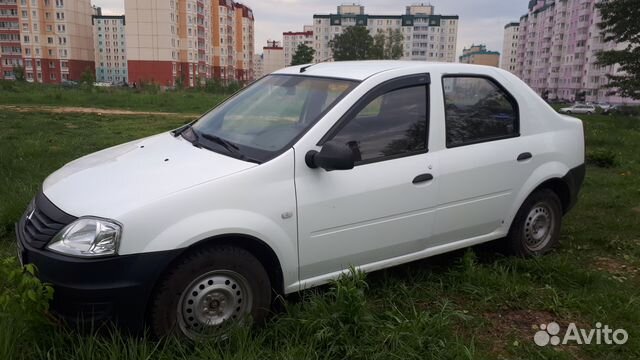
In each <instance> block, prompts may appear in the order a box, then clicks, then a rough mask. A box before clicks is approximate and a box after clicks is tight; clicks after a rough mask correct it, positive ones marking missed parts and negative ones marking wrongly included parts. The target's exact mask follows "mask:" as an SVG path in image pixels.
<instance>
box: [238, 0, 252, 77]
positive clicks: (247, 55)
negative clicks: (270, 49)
mask: <svg viewBox="0 0 640 360" xmlns="http://www.w3.org/2000/svg"><path fill="white" fill-rule="evenodd" d="M235 13H236V36H235V44H236V68H235V71H236V74H235V80H236V81H240V82H247V81H250V80H253V78H254V75H253V51H254V49H253V46H254V41H255V39H254V35H255V29H254V19H253V11H252V10H251V9H250V8H248V7H246V6H245V5H242V4H238V3H236V4H235Z"/></svg>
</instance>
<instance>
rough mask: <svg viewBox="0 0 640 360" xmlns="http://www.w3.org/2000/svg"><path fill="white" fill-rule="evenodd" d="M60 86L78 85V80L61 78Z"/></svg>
mask: <svg viewBox="0 0 640 360" xmlns="http://www.w3.org/2000/svg"><path fill="white" fill-rule="evenodd" d="M62 86H64V87H76V86H78V82H77V81H73V80H62Z"/></svg>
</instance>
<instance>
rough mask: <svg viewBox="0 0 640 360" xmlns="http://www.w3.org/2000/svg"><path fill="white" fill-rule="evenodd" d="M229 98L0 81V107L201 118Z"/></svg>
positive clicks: (194, 92) (196, 92) (202, 93)
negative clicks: (122, 111)
mask: <svg viewBox="0 0 640 360" xmlns="http://www.w3.org/2000/svg"><path fill="white" fill-rule="evenodd" d="M227 96H229V94H211V93H208V92H205V91H201V90H179V91H166V92H162V91H159V90H158V89H155V88H152V89H145V90H142V89H129V88H120V87H113V88H100V87H93V88H89V89H87V88H86V87H74V88H65V87H62V86H53V85H41V84H20V83H16V82H13V81H6V82H1V81H0V105H28V106H34V105H35V106H39V105H47V106H71V107H76V106H77V107H92V108H104V109H114V108H115V109H127V110H138V111H159V112H181V113H190V114H201V113H204V112H205V111H207V110H209V109H211V108H212V107H213V106H215V105H216V104H218V103H219V102H220V101H222V100H223V99H224V98H226V97H227Z"/></svg>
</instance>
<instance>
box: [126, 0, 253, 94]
mask: <svg viewBox="0 0 640 360" xmlns="http://www.w3.org/2000/svg"><path fill="white" fill-rule="evenodd" d="M125 14H126V16H127V26H126V33H127V37H126V43H127V56H128V58H129V61H128V64H129V82H130V83H135V82H154V83H157V84H159V85H162V86H175V85H178V84H182V85H183V86H195V85H197V84H199V83H200V84H202V83H204V82H205V81H207V80H208V79H219V80H222V81H225V82H226V81H236V80H237V81H249V80H251V79H253V46H254V19H253V12H252V11H251V9H250V8H248V7H246V6H245V5H242V4H239V3H235V2H233V1H232V0H127V1H125Z"/></svg>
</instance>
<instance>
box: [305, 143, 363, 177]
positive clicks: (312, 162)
mask: <svg viewBox="0 0 640 360" xmlns="http://www.w3.org/2000/svg"><path fill="white" fill-rule="evenodd" d="M304 160H305V162H306V163H307V166H308V167H310V168H312V169H316V168H319V167H320V168H323V169H325V170H327V171H332V170H351V169H353V166H354V165H355V159H354V157H353V151H352V150H351V148H349V147H348V146H347V145H345V144H340V143H338V142H335V141H328V142H326V143H325V144H324V145H323V146H322V149H320V152H317V151H315V150H310V151H309V152H307V155H306V156H305V158H304Z"/></svg>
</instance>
